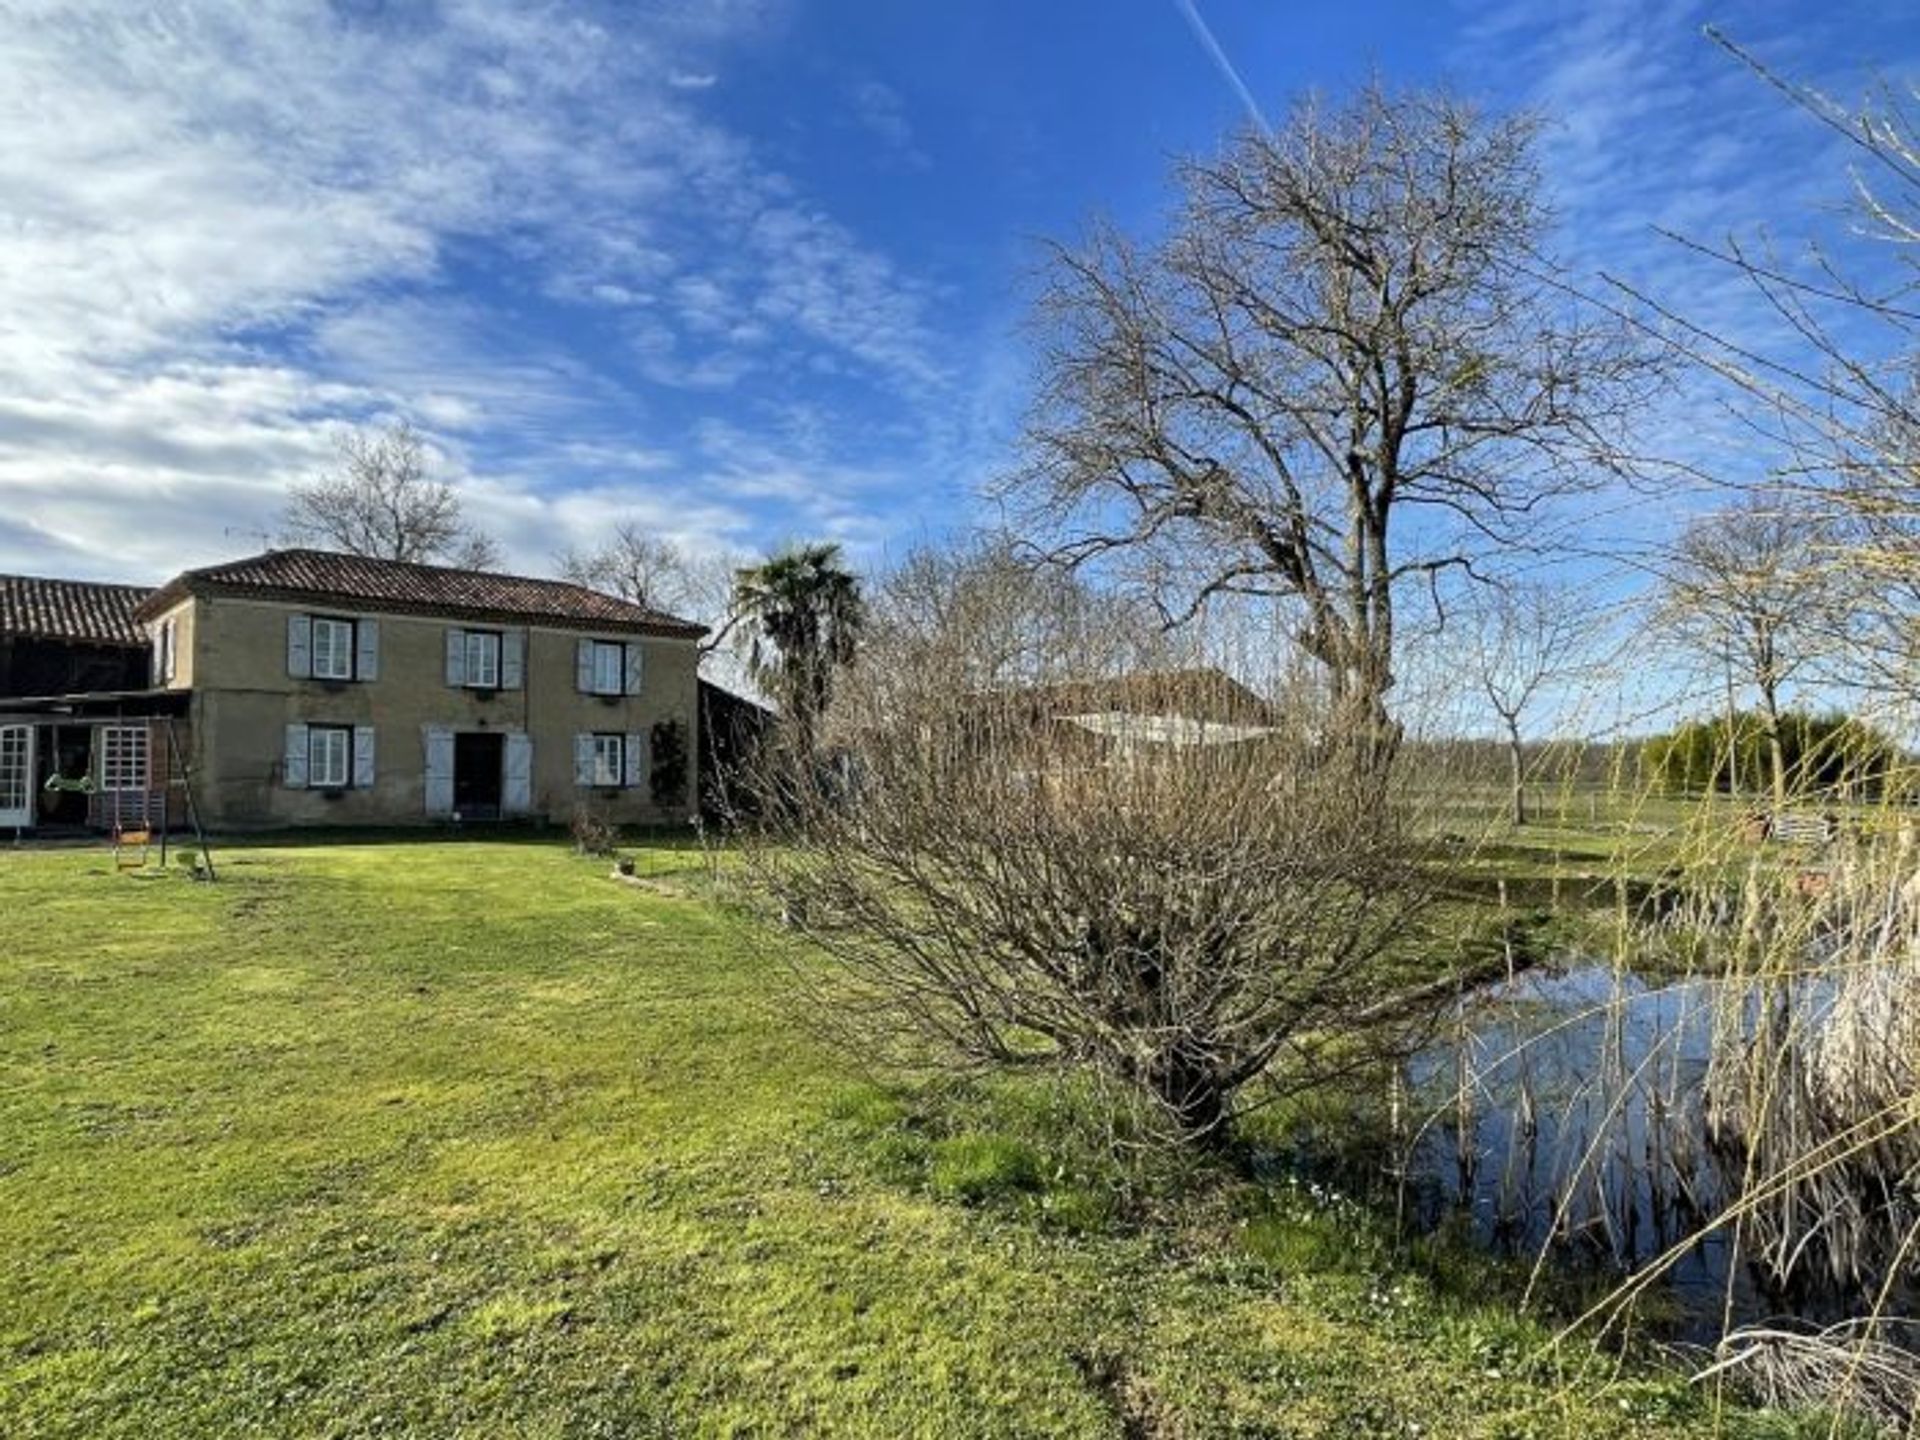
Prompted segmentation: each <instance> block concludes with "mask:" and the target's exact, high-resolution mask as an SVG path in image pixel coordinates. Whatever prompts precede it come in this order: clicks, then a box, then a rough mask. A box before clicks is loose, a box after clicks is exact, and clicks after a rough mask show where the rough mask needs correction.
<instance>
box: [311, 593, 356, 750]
mask: <svg viewBox="0 0 1920 1440" xmlns="http://www.w3.org/2000/svg"><path fill="white" fill-rule="evenodd" d="M313 678H314V679H316V680H351V679H353V621H351V620H335V619H332V618H330V617H328V616H325V615H316V616H314V617H313ZM316 783H318V782H316Z"/></svg>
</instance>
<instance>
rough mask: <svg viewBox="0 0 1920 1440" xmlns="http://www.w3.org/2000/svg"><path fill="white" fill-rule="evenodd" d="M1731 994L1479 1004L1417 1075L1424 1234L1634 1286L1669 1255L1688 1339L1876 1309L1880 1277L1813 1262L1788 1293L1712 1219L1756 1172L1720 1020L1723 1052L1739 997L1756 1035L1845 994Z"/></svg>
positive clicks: (1604, 986) (1622, 992)
mask: <svg viewBox="0 0 1920 1440" xmlns="http://www.w3.org/2000/svg"><path fill="white" fill-rule="evenodd" d="M1723 985H1724V982H1717V981H1714V980H1707V979H1689V980H1680V981H1671V982H1665V983H1649V982H1646V981H1642V980H1640V979H1638V978H1636V977H1635V976H1633V975H1630V974H1625V973H1622V972H1620V971H1617V970H1615V969H1614V968H1612V967H1608V966H1599V965H1592V966H1582V967H1576V968H1573V969H1565V970H1538V971H1532V972H1528V973H1525V974H1523V975H1521V976H1519V977H1518V978H1516V979H1514V980H1512V981H1509V982H1506V983H1503V984H1500V985H1496V986H1492V987H1489V988H1487V989H1485V990H1483V991H1480V992H1478V993H1477V994H1475V995H1473V996H1471V997H1469V998H1468V999H1467V1001H1465V1002H1464V1003H1463V1005H1462V1006H1461V1008H1460V1011H1459V1013H1458V1015H1457V1016H1456V1017H1455V1018H1454V1021H1453V1022H1452V1023H1451V1024H1450V1025H1449V1027H1448V1032H1447V1037H1446V1038H1445V1039H1443V1040H1441V1041H1439V1042H1436V1043H1434V1044H1432V1045H1430V1046H1429V1047H1428V1048H1427V1049H1426V1050H1425V1051H1423V1052H1422V1053H1421V1054H1419V1055H1418V1056H1416V1057H1415V1058H1414V1060H1413V1061H1412V1062H1411V1064H1410V1065H1409V1066H1408V1069H1407V1074H1406V1083H1407V1095H1406V1102H1405V1106H1404V1113H1405V1115H1406V1116H1408V1117H1410V1118H1409V1120H1408V1125H1409V1127H1410V1128H1411V1129H1412V1130H1413V1131H1414V1135H1413V1139H1412V1141H1411V1145H1410V1147H1409V1148H1408V1149H1407V1150H1406V1151H1404V1152H1403V1153H1406V1155H1407V1161H1406V1176H1407V1186H1406V1190H1405V1194H1406V1197H1407V1203H1408V1204H1409V1207H1410V1211H1411V1219H1412V1221H1413V1223H1414V1224H1415V1225H1416V1226H1417V1227H1419V1228H1423V1229H1431V1228H1438V1227H1439V1226H1441V1225H1442V1224H1447V1223H1452V1224H1455V1225H1458V1226H1461V1227H1462V1228H1463V1229H1465V1230H1466V1231H1467V1233H1468V1234H1470V1235H1471V1236H1472V1237H1473V1239H1474V1240H1475V1241H1477V1242H1478V1243H1479V1244H1481V1245H1483V1246H1485V1247H1486V1248H1489V1249H1492V1250H1495V1251H1499V1252H1502V1253H1507V1254H1512V1255H1516V1256H1523V1257H1535V1256H1546V1257H1548V1258H1550V1259H1552V1260H1553V1261H1554V1262H1555V1263H1558V1264H1563V1265H1567V1264H1571V1265H1576V1266H1586V1267H1592V1268H1599V1269H1602V1270H1608V1271H1612V1272H1614V1273H1617V1274H1619V1275H1621V1276H1625V1275H1627V1274H1631V1273H1633V1272H1635V1271H1638V1270H1640V1269H1641V1268H1642V1267H1646V1266H1650V1265H1653V1264H1655V1263H1657V1262H1660V1261H1662V1259H1663V1257H1664V1260H1665V1264H1666V1268H1665V1272H1664V1274H1663V1275H1662V1276H1661V1278H1660V1279H1659V1280H1658V1281H1657V1282H1656V1285H1655V1293H1656V1294H1658V1295H1660V1296H1661V1297H1663V1298H1664V1300H1665V1301H1666V1302H1667V1303H1666V1305H1665V1306H1664V1307H1663V1308H1665V1309H1667V1310H1668V1311H1670V1312H1672V1315H1673V1319H1672V1322H1671V1325H1670V1327H1669V1328H1670V1331H1671V1333H1673V1334H1674V1336H1675V1338H1680V1339H1686V1340H1693V1341H1699V1342H1702V1343H1711V1342H1713V1341H1715V1340H1717V1339H1718V1338H1719V1337H1720V1336H1721V1335H1722V1334H1723V1333H1725V1331H1726V1330H1727V1329H1728V1328H1731V1327H1734V1326H1739V1325H1742V1324H1746V1323H1751V1322H1754V1321H1758V1320H1762V1319H1769V1318H1771V1319H1779V1318H1781V1317H1792V1318H1793V1319H1795V1320H1798V1321H1803V1322H1807V1323H1828V1322H1831V1321H1835V1320H1840V1319H1845V1318H1849V1317H1852V1316H1855V1315H1861V1314H1865V1313H1867V1312H1868V1311H1870V1310H1871V1309H1872V1307H1873V1297H1872V1295H1871V1293H1869V1292H1871V1291H1872V1290H1874V1289H1876V1288H1877V1287H1878V1284H1879V1282H1880V1280H1881V1279H1882V1278H1883V1276H1882V1275H1874V1276H1872V1277H1871V1278H1869V1277H1867V1276H1864V1275H1858V1274H1856V1275H1853V1276H1850V1277H1847V1278H1845V1279H1836V1277H1835V1275H1834V1274H1833V1273H1832V1271H1833V1267H1831V1266H1827V1267H1821V1266H1811V1265H1810V1266H1808V1267H1806V1271H1808V1272H1813V1273H1805V1272H1796V1273H1795V1275H1794V1277H1793V1279H1792V1282H1791V1283H1790V1284H1785V1285H1783V1284H1780V1283H1777V1282H1776V1281H1775V1280H1774V1279H1773V1277H1772V1276H1771V1274H1770V1272H1769V1271H1768V1270H1767V1268H1766V1267H1765V1266H1763V1265H1760V1264H1758V1263H1756V1260H1757V1257H1756V1256H1755V1255H1754V1254H1752V1253H1750V1250H1749V1248H1748V1245H1747V1242H1746V1241H1745V1239H1744V1237H1743V1236H1742V1235H1741V1233H1740V1231H1741V1227H1739V1226H1735V1225H1733V1224H1730V1223H1729V1224H1721V1225H1715V1224H1714V1223H1713V1222H1714V1221H1715V1219H1716V1217H1719V1216H1720V1215H1721V1214H1722V1211H1723V1209H1724V1207H1725V1205H1726V1204H1727V1201H1728V1198H1729V1196H1730V1195H1732V1194H1735V1193H1737V1192H1738V1190H1739V1187H1740V1184H1741V1177H1742V1172H1743V1169H1744V1167H1745V1164H1746V1157H1745V1156H1744V1154H1743V1153H1741V1152H1739V1151H1737V1150H1731V1149H1729V1148H1728V1147H1725V1146H1721V1147H1716V1146H1715V1145H1714V1144H1713V1143H1712V1142H1711V1139H1710V1135H1709V1127H1708V1125H1707V1117H1706V1113H1705V1081H1706V1077H1707V1071H1708V1063H1709V1060H1710V1058H1711V1057H1712V1053H1713V1046H1714V1044H1715V1043H1716V1041H1715V1036H1716V1030H1715V1027H1716V1017H1717V1016H1719V1017H1722V1018H1721V1020H1720V1022H1719V1023H1720V1024H1721V1026H1722V1031H1721V1034H1720V1040H1719V1043H1722V1044H1725V1043H1727V1034H1726V1032H1725V1027H1726V1025H1727V1024H1728V1021H1727V1020H1726V1019H1725V1018H1724V1017H1726V1016H1727V1015H1728V1014H1729V1013H1730V1012H1729V1010H1728V1002H1729V1001H1732V1000H1738V1001H1740V1002H1741V1003H1740V1004H1739V1005H1738V1007H1737V1008H1736V1009H1734V1010H1733V1011H1731V1014H1733V1015H1734V1016H1735V1017H1737V1020H1738V1023H1739V1026H1740V1029H1741V1031H1742V1032H1743V1033H1746V1034H1751V1033H1752V1031H1753V1028H1754V1026H1755V1025H1756V1024H1757V1023H1759V1021H1760V1019H1761V1017H1762V1015H1763V1013H1771V1014H1774V1015H1775V1017H1776V1018H1777V1009H1778V1007H1786V1008H1787V1009H1790V1010H1791V1011H1792V1012H1793V1014H1792V1023H1793V1024H1794V1025H1795V1026H1796V1027H1807V1028H1808V1029H1811V1028H1812V1027H1816V1026H1817V1025H1818V1024H1819V1023H1820V1021H1821V1018H1822V1012H1823V1009H1824V1007H1826V1006H1828V1005H1830V1004H1831V999H1832V994H1833V989H1832V986H1831V984H1830V983H1827V982H1824V981H1822V980H1819V979H1810V980H1806V981H1801V982H1797V983H1794V984H1792V985H1791V986H1787V987H1776V988H1775V989H1774V990H1773V991H1772V992H1771V994H1770V995H1769V996H1768V997H1766V998H1764V999H1763V997H1762V996H1761V994H1760V993H1758V992H1757V991H1756V990H1754V989H1753V988H1752V987H1748V988H1747V989H1746V991H1745V992H1744V993H1742V994H1740V995H1738V996H1734V995H1730V994H1728V993H1727V992H1726V990H1725V989H1724V988H1723ZM1767 1007H1775V1009H1774V1010H1772V1011H1769V1010H1768V1008H1767ZM1916 1268H1920V1267H1916ZM1916 1302H1920V1283H1916V1274H1915V1273H1908V1274H1907V1275H1906V1277H1905V1281H1904V1284H1903V1285H1902V1286H1899V1287H1896V1293H1894V1294H1893V1295H1892V1297H1891V1303H1890V1304H1889V1305H1888V1307H1887V1311H1886V1312H1885V1313H1891V1314H1895V1315H1900V1314H1907V1315H1911V1314H1913V1313H1915V1309H1916Z"/></svg>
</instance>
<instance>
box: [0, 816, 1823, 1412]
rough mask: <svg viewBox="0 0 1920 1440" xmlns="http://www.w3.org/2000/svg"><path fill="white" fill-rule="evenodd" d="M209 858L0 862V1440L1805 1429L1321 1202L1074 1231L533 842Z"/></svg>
mask: <svg viewBox="0 0 1920 1440" xmlns="http://www.w3.org/2000/svg"><path fill="white" fill-rule="evenodd" d="M221 859H222V871H221V876H222V878H221V880H220V882H219V883H218V884H216V885H197V884H194V883H191V882H190V881H188V880H186V879H185V878H183V877H180V876H178V875H165V876H158V875H124V876H123V875H116V874H115V873H113V871H112V866H111V864H110V862H108V860H107V859H106V858H105V857H104V856H103V855H102V854H100V853H98V852H82V851H56V852H45V853H34V852H4V851H0V917H3V918H0V936H4V939H0V1435H4V1436H7V1437H11V1440H23V1437H30V1436H53V1435H61V1436H87V1437H106V1436H140V1437H143V1440H153V1437H160V1436H173V1435H209V1436H215V1435H217V1436H235V1435H275V1436H279V1435H327V1436H358V1435H369V1436H370V1435H415V1436H455V1435H459V1436H535V1437H537V1436H562V1435H566V1436H574V1435H578V1436H638V1435H662V1436H666V1435H673V1436H678V1435H695V1434H700V1435H705V1434H712V1435H807V1434H847V1435H878V1436H896V1435H897V1436H907V1435H1023V1436H1024V1435H1075V1436H1082V1435H1084V1436H1095V1435H1113V1436H1174V1435H1179V1436H1204V1435H1214V1434H1240V1435H1275V1436H1283V1435H1284V1436H1375V1435H1414V1434H1424V1435H1429V1436H1432V1435H1476V1436H1523V1435H1540V1436H1548V1435H1555V1436H1557V1435H1567V1436H1576V1435H1577V1436H1591V1435H1610V1434H1618V1435H1652V1434H1707V1433H1719V1434H1729V1435H1746V1434H1770V1435H1771V1434H1788V1433H1797V1431H1795V1430H1794V1428H1793V1427H1792V1426H1790V1425H1788V1424H1787V1423H1786V1422H1785V1421H1782V1420H1779V1419H1778V1418H1774V1419H1771V1420H1769V1419H1767V1418H1766V1417H1758V1416H1753V1415H1749V1414H1746V1413H1745V1412H1740V1411H1737V1410H1734V1409H1731V1408H1727V1409H1724V1410H1723V1409H1722V1408H1721V1407H1719V1406H1718V1405H1717V1404H1716V1402H1715V1400H1714V1398H1713V1397H1712V1396H1710V1395H1703V1394H1700V1393H1698V1392H1695V1391H1693V1390H1690V1389H1689V1388H1687V1387H1686V1386H1685V1385H1684V1384H1682V1383H1681V1382H1679V1381H1678V1380H1676V1379H1674V1378H1672V1377H1671V1376H1670V1375H1668V1376H1662V1375H1660V1374H1657V1373H1655V1372H1652V1371H1649V1370H1645V1369H1641V1368H1636V1367H1627V1368H1626V1369H1625V1370H1624V1372H1622V1371H1620V1370H1619V1369H1618V1368H1617V1367H1615V1366H1614V1364H1613V1363H1612V1362H1611V1361H1606V1360H1601V1359H1597V1358H1595V1357H1593V1356H1591V1355H1590V1354H1588V1353H1587V1352H1585V1351H1584V1350H1576V1349H1572V1348H1564V1349H1562V1350H1561V1351H1559V1352H1557V1355H1556V1356H1550V1357H1548V1358H1547V1359H1545V1360H1541V1359H1537V1358H1533V1357H1536V1356H1537V1354H1538V1350H1539V1342H1540V1340H1541V1338H1542V1336H1543V1334H1544V1333H1545V1332H1544V1331H1542V1330H1541V1329H1539V1328H1537V1327H1536V1326H1534V1325H1533V1324H1530V1323H1527V1322H1522V1321H1520V1320H1517V1319H1514V1318H1512V1316H1511V1313H1510V1302H1508V1301H1505V1300H1503V1299H1502V1298H1501V1297H1500V1296H1499V1295H1498V1294H1495V1293H1489V1292H1488V1291H1487V1290H1486V1289H1485V1288H1484V1287H1482V1286H1480V1285H1478V1284H1473V1283H1469V1284H1459V1283H1448V1282H1447V1280H1446V1278H1445V1276H1444V1275H1439V1276H1436V1274H1435V1273H1434V1272H1432V1271H1431V1270H1430V1269H1428V1268H1425V1267H1422V1266H1419V1265H1415V1264H1413V1263H1412V1262H1400V1263H1396V1262H1395V1261H1394V1260H1392V1259H1391V1257H1390V1252H1389V1250H1388V1248H1387V1247H1385V1246H1383V1245H1381V1244H1379V1243H1376V1240H1375V1238H1373V1237H1372V1232H1371V1231H1370V1230H1369V1228H1368V1227H1369V1225H1370V1224H1371V1223H1372V1222H1370V1221H1368V1220H1367V1219H1366V1217H1364V1216H1357V1215H1354V1214H1352V1213H1349V1212H1348V1211H1346V1210H1343V1209H1341V1208H1339V1207H1335V1208H1333V1209H1331V1210H1326V1209H1322V1208H1319V1207H1318V1206H1317V1205H1315V1204H1313V1203H1308V1202H1305V1201H1302V1202H1301V1203H1299V1204H1298V1205H1296V1206H1294V1208H1292V1209H1289V1208H1288V1204H1289V1203H1291V1202H1285V1201H1274V1202H1272V1203H1270V1204H1263V1205H1262V1206H1260V1207H1258V1208H1257V1209H1255V1210H1249V1209H1248V1208H1247V1207H1246V1206H1245V1205H1244V1204H1243V1205H1241V1206H1240V1207H1239V1208H1238V1209H1236V1208H1235V1206H1234V1205H1232V1204H1210V1205H1203V1206H1201V1207H1199V1208H1198V1210H1197V1212H1196V1215H1197V1216H1201V1217H1205V1218H1196V1219H1194V1220H1191V1221H1188V1222H1183V1223H1179V1224H1175V1223H1173V1222H1167V1223H1165V1224H1161V1225H1156V1226H1145V1227H1136V1228H1122V1227H1118V1226H1114V1225H1103V1224H1101V1223H1099V1222H1098V1219H1097V1217H1098V1215H1099V1207H1098V1205H1097V1203H1095V1204H1083V1205H1082V1206H1081V1207H1080V1208H1079V1209H1077V1210H1076V1209H1075V1208H1074V1207H1073V1206H1071V1205H1068V1204H1065V1203H1062V1204H1060V1205H1059V1206H1057V1207H1055V1206H1053V1204H1052V1201H1053V1200H1054V1199H1055V1198H1062V1199H1063V1202H1064V1199H1066V1198H1071V1197H1072V1196H1073V1194H1074V1193H1075V1192H1073V1190H1072V1189H1071V1186H1069V1185H1068V1184H1067V1182H1065V1181H1063V1180H1062V1179H1061V1169H1062V1165H1061V1162H1060V1161H1059V1160H1058V1158H1057V1157H1056V1156H1054V1155H1053V1154H1051V1153H1050V1152H1049V1151H1048V1149H1047V1147H1046V1144H1045V1140H1044V1136H1041V1137H1040V1138H1039V1139H1036V1138H1035V1137H1034V1136H1033V1135H1032V1134H1029V1135H1026V1136H1024V1137H1020V1138H1009V1137H1008V1136H1004V1135H999V1134H996V1133H993V1132H992V1131H991V1129H982V1130H979V1131H976V1132H970V1133H959V1134H944V1135H943V1132H941V1131H940V1130H939V1128H938V1127H937V1126H929V1125H928V1124H926V1123H922V1122H921V1121H920V1120H919V1119H917V1118H916V1110H915V1104H916V1102H915V1100H914V1097H913V1096H912V1095H911V1094H908V1095H906V1096H904V1097H903V1096H901V1095H899V1094H896V1093H893V1092H890V1091H887V1090H885V1089H883V1088H880V1087H878V1086H876V1084H875V1083H874V1082H873V1081H871V1080H869V1079H867V1078H864V1077H862V1076H860V1075H859V1074H857V1073H856V1072H855V1070H854V1069H853V1068H852V1066H851V1065H850V1063H849V1062H848V1061H847V1060H845V1059H843V1058H841V1057H839V1056H837V1055H833V1054H828V1053H825V1052H823V1051H822V1050H821V1049H820V1048H818V1047H817V1046H816V1045H815V1044H814V1043H812V1042H811V1041H810V1040H809V1039H808V1037H807V1036H806V1035H805V1034H804V1033H802V1032H801V1031H800V1030H799V1029H797V1028H796V1026H795V1025H794V1024H793V1022H792V1020H791V1012H792V1006H791V1004H790V1002H789V997H788V996H787V993H786V990H785V979H784V977H785V974H786V972H785V971H784V969H783V968H782V966H781V965H780V964H779V963H778V960H777V957H776V955H775V954H774V952H773V948H772V947H773V946H775V945H776V944H778V943H779V942H778V940H777V939H776V938H775V937H772V936H770V935H768V934H767V933H765V932H763V931H761V930H759V929H757V928H755V927H754V926H753V925H752V924H751V923H750V922H747V921H745V920H741V919H737V918H734V917H731V916H730V915H728V914H726V913H725V912H723V911H721V910H719V909H717V908H715V907H713V906H711V905H709V904H707V903H706V902H704V901H702V900H700V899H698V898H695V897H692V896H684V895H682V896H676V895H674V894H671V893H658V894H656V893H650V892H647V891H642V890H637V889H634V888H632V887H627V886H621V885H617V884H614V883H612V882H610V881H609V880H608V879H607V878H606V866H605V864H604V862H594V861H588V860H582V859H578V858H575V857H574V856H573V855H572V854H570V853H569V852H568V851H566V850H565V849H564V848H562V847H561V846H559V845H552V844H535V843H477V842H468V843H459V844H429V843H417V844H389V845H375V844H355V845H339V846H334V847H311V848H285V849H274V848H248V849H238V850H231V851H228V852H226V853H225V854H224V855H223V856H222V857H221ZM651 861H652V863H654V864H656V865H661V866H670V865H672V864H675V863H685V861H684V860H676V858H675V857H673V856H671V855H667V854H661V855H656V856H653V857H651ZM646 863H647V859H646V857H643V869H644V868H646ZM981 1113H982V1114H988V1113H990V1112H987V1111H983V1112H981ZM982 1123H983V1124H984V1123H985V1122H984V1121H983V1122H982ZM1080 1199H1081V1200H1082V1201H1085V1200H1087V1199H1088V1197H1086V1196H1085V1195H1084V1194H1082V1195H1081V1196H1080ZM1093 1199H1095V1200H1097V1197H1093ZM1076 1216H1077V1217H1079V1218H1078V1219H1076V1218H1075V1217H1076ZM1089 1217H1093V1218H1089ZM1249 1217H1251V1218H1249ZM1809 1433H1825V1432H1824V1430H1822V1431H1819V1432H1812V1431H1810V1432H1809Z"/></svg>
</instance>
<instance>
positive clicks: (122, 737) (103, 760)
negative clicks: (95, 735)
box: [100, 725, 148, 794]
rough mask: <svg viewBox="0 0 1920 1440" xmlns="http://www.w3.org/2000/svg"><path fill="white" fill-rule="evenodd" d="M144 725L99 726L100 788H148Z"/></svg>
mask: <svg viewBox="0 0 1920 1440" xmlns="http://www.w3.org/2000/svg"><path fill="white" fill-rule="evenodd" d="M147 760H148V756H147V728H146V726H144V725H103V726H101V727H100V788H101V789H102V790H104V791H107V792H108V793H110V794H111V793H114V792H120V793H127V792H133V791H138V792H144V791H145V790H146V788H147Z"/></svg>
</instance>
